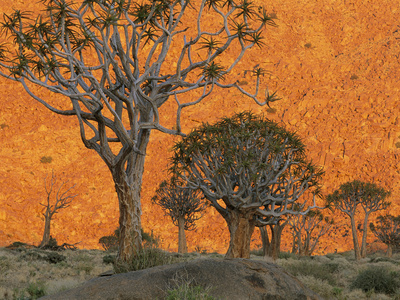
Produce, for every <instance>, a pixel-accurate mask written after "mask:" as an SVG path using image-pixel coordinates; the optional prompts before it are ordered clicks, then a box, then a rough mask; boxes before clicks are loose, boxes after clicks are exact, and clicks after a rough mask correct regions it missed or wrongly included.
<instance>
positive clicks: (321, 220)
mask: <svg viewBox="0 0 400 300" xmlns="http://www.w3.org/2000/svg"><path fill="white" fill-rule="evenodd" d="M333 224H334V221H333V219H332V218H329V217H327V216H324V215H323V213H322V212H321V211H320V210H310V211H309V212H308V213H307V214H305V215H293V216H290V218H289V225H290V227H291V234H292V237H293V244H292V253H297V254H299V255H301V256H303V255H306V256H311V255H312V253H313V252H314V250H315V248H316V246H317V245H318V242H319V239H320V238H321V237H322V236H323V235H325V234H327V233H328V232H329V230H330V229H331V228H332V226H333Z"/></svg>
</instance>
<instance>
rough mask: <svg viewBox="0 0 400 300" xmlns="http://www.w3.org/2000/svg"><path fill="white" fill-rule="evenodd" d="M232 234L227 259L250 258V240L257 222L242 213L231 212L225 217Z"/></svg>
mask: <svg viewBox="0 0 400 300" xmlns="http://www.w3.org/2000/svg"><path fill="white" fill-rule="evenodd" d="M225 220H226V222H227V224H228V228H229V232H230V236H231V237H230V242H229V249H228V252H227V253H226V255H225V257H226V258H250V239H251V236H252V234H253V232H254V228H255V222H254V221H253V220H252V219H250V217H248V216H246V215H242V214H241V213H240V212H237V211H234V210H230V211H229V212H228V214H227V215H226V217H225Z"/></svg>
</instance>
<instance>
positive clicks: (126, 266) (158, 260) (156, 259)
mask: <svg viewBox="0 0 400 300" xmlns="http://www.w3.org/2000/svg"><path fill="white" fill-rule="evenodd" d="M176 261H177V259H176V258H174V257H172V256H171V255H169V254H168V253H166V252H164V251H162V250H160V249H157V248H144V249H142V250H141V251H140V252H139V253H137V254H136V255H135V256H134V257H133V259H132V261H130V262H129V263H116V262H115V263H114V271H115V273H126V272H131V271H138V270H143V269H148V268H152V267H155V266H160V265H169V264H172V263H174V262H176Z"/></svg>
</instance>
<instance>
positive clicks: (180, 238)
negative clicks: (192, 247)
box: [178, 217, 187, 253]
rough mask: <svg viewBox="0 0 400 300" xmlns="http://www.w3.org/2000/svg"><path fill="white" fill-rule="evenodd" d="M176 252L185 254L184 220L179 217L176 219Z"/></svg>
mask: <svg viewBox="0 0 400 300" xmlns="http://www.w3.org/2000/svg"><path fill="white" fill-rule="evenodd" d="M178 229H179V233H178V252H179V253H187V244H186V235H185V219H184V218H183V217H180V218H179V219H178Z"/></svg>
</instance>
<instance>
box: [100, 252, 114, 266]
mask: <svg viewBox="0 0 400 300" xmlns="http://www.w3.org/2000/svg"><path fill="white" fill-rule="evenodd" d="M115 258H116V256H115V255H111V254H108V255H105V256H103V263H105V264H106V265H108V264H113V263H114V262H115Z"/></svg>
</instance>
